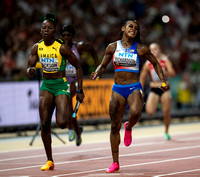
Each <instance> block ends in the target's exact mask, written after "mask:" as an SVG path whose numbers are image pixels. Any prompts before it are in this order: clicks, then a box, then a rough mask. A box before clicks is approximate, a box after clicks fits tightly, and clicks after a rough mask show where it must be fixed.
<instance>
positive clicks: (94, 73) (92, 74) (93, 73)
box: [90, 72, 98, 80]
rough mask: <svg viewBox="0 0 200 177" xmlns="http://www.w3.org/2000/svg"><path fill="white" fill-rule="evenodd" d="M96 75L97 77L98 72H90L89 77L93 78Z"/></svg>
mask: <svg viewBox="0 0 200 177" xmlns="http://www.w3.org/2000/svg"><path fill="white" fill-rule="evenodd" d="M97 77H98V73H96V72H92V73H91V75H90V78H91V79H92V80H95V79H96V78H97Z"/></svg>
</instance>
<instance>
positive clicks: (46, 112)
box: [39, 90, 55, 161]
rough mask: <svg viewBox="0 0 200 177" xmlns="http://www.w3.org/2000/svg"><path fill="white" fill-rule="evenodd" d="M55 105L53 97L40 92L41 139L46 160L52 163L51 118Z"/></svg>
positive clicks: (47, 93)
mask: <svg viewBox="0 0 200 177" xmlns="http://www.w3.org/2000/svg"><path fill="white" fill-rule="evenodd" d="M54 107H55V104H54V96H53V95H52V94H51V93H49V92H48V91H46V90H43V91H41V92H40V103H39V112H40V119H41V137H42V141H43V144H44V148H45V151H46V155H47V160H51V161H53V158H52V148H51V117H52V114H53V110H54Z"/></svg>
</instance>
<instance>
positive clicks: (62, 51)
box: [27, 14, 84, 171]
mask: <svg viewBox="0 0 200 177" xmlns="http://www.w3.org/2000/svg"><path fill="white" fill-rule="evenodd" d="M55 33H56V19H55V16H54V15H53V14H47V15H46V17H45V20H44V21H43V23H42V26H41V35H42V40H41V41H40V42H38V43H36V44H34V45H33V47H32V50H31V56H30V58H29V61H28V69H27V74H28V76H29V77H33V76H34V72H35V70H36V68H35V65H36V63H37V62H38V61H39V62H41V64H42V68H43V76H42V80H43V81H42V85H41V88H40V103H39V113H40V119H41V137H42V141H43V144H44V148H45V151H46V156H47V163H46V165H44V166H42V167H41V170H42V171H43V170H53V169H54V161H53V157H52V147H51V119H52V114H53V111H54V109H55V108H56V123H57V125H58V126H59V127H60V128H62V129H63V128H66V127H67V125H68V124H69V122H70V118H71V114H72V110H71V107H70V106H69V101H70V93H69V89H68V86H67V85H68V82H67V80H66V78H65V68H66V62H67V61H66V60H69V62H70V63H71V64H72V65H73V66H74V67H75V68H76V71H77V81H78V92H77V96H76V97H77V100H79V101H80V102H82V101H83V99H84V93H83V90H82V82H83V74H82V69H81V66H80V64H79V61H78V59H77V58H76V56H75V55H74V53H73V52H72V51H71V49H70V47H69V46H67V45H66V44H63V42H62V40H57V39H56V38H55Z"/></svg>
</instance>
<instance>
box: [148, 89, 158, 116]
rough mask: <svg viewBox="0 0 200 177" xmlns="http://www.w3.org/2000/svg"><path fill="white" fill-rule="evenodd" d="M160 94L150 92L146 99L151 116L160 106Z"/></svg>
mask: <svg viewBox="0 0 200 177" xmlns="http://www.w3.org/2000/svg"><path fill="white" fill-rule="evenodd" d="M159 99H160V96H159V95H157V94H155V93H154V92H150V93H149V96H148V98H147V101H146V107H145V108H146V112H147V114H149V115H150V116H151V115H153V114H154V113H155V112H156V110H157V107H158V103H159Z"/></svg>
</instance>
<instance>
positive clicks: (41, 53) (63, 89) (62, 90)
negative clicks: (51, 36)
mask: <svg viewBox="0 0 200 177" xmlns="http://www.w3.org/2000/svg"><path fill="white" fill-rule="evenodd" d="M62 44H63V42H62V40H55V41H54V43H53V44H52V45H50V46H46V45H45V44H44V41H43V40H41V41H40V42H39V43H38V51H37V53H38V57H39V61H40V63H41V65H42V68H43V72H44V73H56V72H58V71H65V68H66V59H65V58H63V57H62V56H61V54H60V47H61V45H62ZM42 80H43V82H42V85H41V88H40V91H42V90H48V91H49V92H50V93H52V94H53V95H55V96H57V95H61V94H66V95H69V96H70V93H69V90H68V86H67V85H68V82H67V80H66V78H65V77H64V78H61V79H45V78H42Z"/></svg>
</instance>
